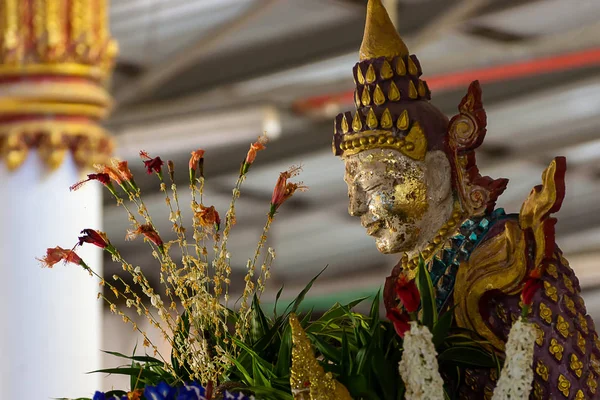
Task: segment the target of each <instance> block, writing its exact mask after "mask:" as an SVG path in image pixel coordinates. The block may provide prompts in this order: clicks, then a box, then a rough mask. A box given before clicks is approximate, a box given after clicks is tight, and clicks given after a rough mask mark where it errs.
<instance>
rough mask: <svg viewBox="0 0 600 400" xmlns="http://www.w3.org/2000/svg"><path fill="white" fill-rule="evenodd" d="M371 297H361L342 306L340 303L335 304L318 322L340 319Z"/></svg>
mask: <svg viewBox="0 0 600 400" xmlns="http://www.w3.org/2000/svg"><path fill="white" fill-rule="evenodd" d="M368 298H369V297H368V296H367V297H361V298H360V299H356V300H354V301H351V302H350V303H348V304H346V305H345V306H342V305H341V304H340V303H335V304H334V305H333V306H332V307H331V308H330V309H329V310H328V311H327V312H325V314H323V315H322V316H321V318H319V319H318V320H317V321H319V322H327V321H332V320H334V319H337V318H340V317H341V316H343V315H344V314H345V313H346V310H351V309H353V308H354V307H356V306H357V305H359V304H360V303H362V302H363V301H365V300H366V299H368Z"/></svg>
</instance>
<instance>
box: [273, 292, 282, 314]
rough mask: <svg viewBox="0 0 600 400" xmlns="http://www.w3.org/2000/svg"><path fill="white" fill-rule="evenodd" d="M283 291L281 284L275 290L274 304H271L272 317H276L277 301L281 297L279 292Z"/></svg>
mask: <svg viewBox="0 0 600 400" xmlns="http://www.w3.org/2000/svg"><path fill="white" fill-rule="evenodd" d="M282 292H283V286H281V287H280V288H279V290H278V291H277V295H276V296H275V305H274V306H273V318H275V319H276V318H277V303H278V302H279V298H280V297H281V293H282Z"/></svg>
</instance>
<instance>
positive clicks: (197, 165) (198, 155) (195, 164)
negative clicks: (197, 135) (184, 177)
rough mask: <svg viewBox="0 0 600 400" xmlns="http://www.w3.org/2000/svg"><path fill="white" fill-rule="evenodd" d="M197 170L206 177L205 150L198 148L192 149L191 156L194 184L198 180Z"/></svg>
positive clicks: (191, 182) (191, 178)
mask: <svg viewBox="0 0 600 400" xmlns="http://www.w3.org/2000/svg"><path fill="white" fill-rule="evenodd" d="M196 170H198V172H199V173H200V176H201V177H204V150H202V149H198V150H195V151H192V157H190V184H191V185H193V184H194V181H195V180H196Z"/></svg>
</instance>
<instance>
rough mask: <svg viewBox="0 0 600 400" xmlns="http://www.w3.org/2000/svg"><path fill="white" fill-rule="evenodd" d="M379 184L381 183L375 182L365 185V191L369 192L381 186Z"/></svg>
mask: <svg viewBox="0 0 600 400" xmlns="http://www.w3.org/2000/svg"><path fill="white" fill-rule="evenodd" d="M381 185H382V184H381V183H376V184H374V185H370V186H367V187H365V191H367V192H371V191H373V190H375V189H377V188H379V187H381Z"/></svg>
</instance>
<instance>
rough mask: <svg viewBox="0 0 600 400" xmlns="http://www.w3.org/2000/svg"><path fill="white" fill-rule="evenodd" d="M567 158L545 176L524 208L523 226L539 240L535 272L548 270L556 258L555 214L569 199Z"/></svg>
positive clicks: (557, 158)
mask: <svg viewBox="0 0 600 400" xmlns="http://www.w3.org/2000/svg"><path fill="white" fill-rule="evenodd" d="M566 170H567V162H566V159H565V158H564V157H556V158H555V159H554V160H552V162H551V163H550V165H549V166H548V168H546V170H545V171H544V172H543V174H542V184H541V185H538V186H536V187H534V188H533V190H532V191H531V193H530V194H529V197H527V200H525V202H524V203H523V206H522V207H521V213H520V214H519V225H520V226H521V229H523V230H531V232H532V233H533V237H534V240H535V259H534V268H544V262H545V261H548V260H550V259H551V258H552V255H553V253H554V250H555V248H556V243H555V241H554V234H555V231H554V225H555V224H556V218H552V217H551V214H553V213H556V212H557V211H558V210H560V207H561V205H562V202H563V199H564V198H565V172H566Z"/></svg>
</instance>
